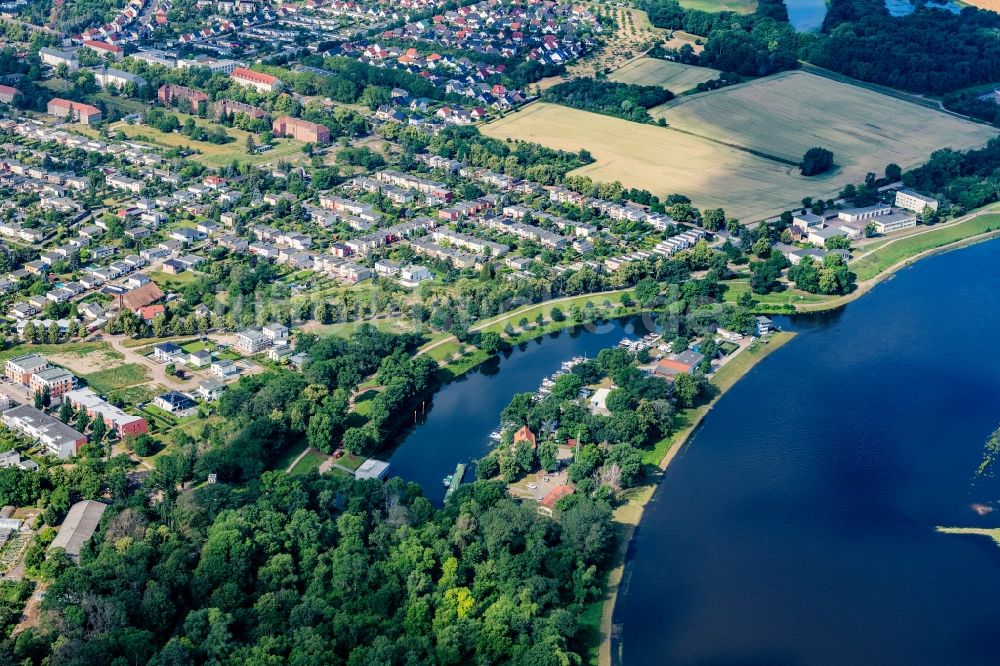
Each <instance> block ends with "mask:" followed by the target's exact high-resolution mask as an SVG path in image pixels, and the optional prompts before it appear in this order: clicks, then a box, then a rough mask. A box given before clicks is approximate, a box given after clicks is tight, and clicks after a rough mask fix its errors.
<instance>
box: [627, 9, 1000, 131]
mask: <svg viewBox="0 0 1000 666" xmlns="http://www.w3.org/2000/svg"><path fill="white" fill-rule="evenodd" d="M638 6H639V7H640V8H641V9H645V10H646V11H647V12H648V13H649V18H650V21H651V22H652V23H653V25H655V26H657V27H661V28H666V29H669V30H686V31H687V32H690V33H693V34H696V35H701V36H703V37H705V38H706V41H705V50H704V52H703V53H702V54H701V55H700V56H699V57H698V58H697V64H701V65H705V66H709V67H715V68H717V69H721V70H723V71H727V72H735V73H737V74H740V75H743V76H763V75H766V74H772V73H774V72H777V71H781V70H785V69H794V68H796V67H798V60H800V59H801V60H806V61H808V62H811V63H814V64H816V65H819V66H821V67H825V68H827V69H831V70H834V71H836V72H840V73H842V74H846V75H848V76H852V77H854V78H857V79H860V80H862V81H869V82H872V83H878V84H882V85H886V86H890V87H893V88H900V89H903V90H909V91H912V92H917V93H929V94H934V95H941V94H945V93H949V92H953V91H956V90H959V89H961V88H966V87H969V86H972V85H975V84H979V83H988V82H992V81H997V80H1000V40H997V38H996V33H997V30H998V29H1000V15H998V14H996V13H995V12H990V11H981V10H977V9H975V8H973V7H965V8H963V9H962V11H961V12H960V13H958V14H954V13H951V12H949V11H945V10H943V9H934V8H933V6H932V5H921V6H918V7H917V9H916V11H914V12H913V14H911V15H909V16H898V17H897V16H891V15H890V14H889V12H888V10H887V9H886V8H885V3H884V2H883V0H831V1H830V2H829V3H828V6H829V9H828V12H827V15H826V19H825V21H824V23H823V28H822V31H821V32H820V33H818V34H807V33H803V34H797V33H796V32H795V31H794V29H793V28H792V27H791V26H790V25H789V24H788V23H787V11H786V9H785V7H784V4H783V3H782V2H780V1H778V2H776V1H774V0H768V2H766V3H761V4H760V5H758V8H757V12H756V13H755V14H747V15H741V14H734V13H732V12H716V13H713V12H705V11H701V10H697V9H684V8H683V7H681V6H680V4H679V3H678V2H677V0H640V1H639V2H638ZM966 106H968V105H966ZM963 112H964V111H963ZM981 112H983V113H985V112H984V111H982V110H981ZM974 115H975V114H974ZM978 117H983V116H982V115H979V116H978ZM986 119H987V120H990V121H991V122H992V121H993V120H994V118H993V117H990V118H986Z"/></svg>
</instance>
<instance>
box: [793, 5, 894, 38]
mask: <svg viewBox="0 0 1000 666" xmlns="http://www.w3.org/2000/svg"><path fill="white" fill-rule="evenodd" d="M903 1H904V2H905V1H906V0H903ZM785 8H786V9H787V10H788V22H789V23H791V24H792V27H793V28H795V29H796V30H797V31H798V32H816V31H817V30H819V29H820V27H822V25H823V19H824V18H826V0H785Z"/></svg>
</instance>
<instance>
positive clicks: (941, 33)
mask: <svg viewBox="0 0 1000 666" xmlns="http://www.w3.org/2000/svg"><path fill="white" fill-rule="evenodd" d="M930 7H931V6H929V5H927V6H923V7H918V8H917V10H916V11H915V12H914V13H913V14H911V15H909V16H899V17H893V16H890V15H889V13H888V10H886V8H885V4H884V3H883V2H882V0H831V2H830V3H829V11H828V12H827V16H826V20H825V21H824V23H823V34H822V35H820V36H819V37H818V38H816V39H814V40H807V42H806V44H805V46H804V48H803V49H802V54H801V55H802V57H803V58H805V59H806V60H808V61H810V62H812V63H815V64H817V65H819V66H821V67H826V68H828V69H832V70H834V71H837V72H841V73H843V74H847V75H848V76H853V77H855V78H857V79H861V80H862V81H870V82H872V83H879V84H883V85H887V86H890V87H893V88H901V89H903V90H910V91H913V92H918V93H930V94H935V95H940V94H943V93H947V92H950V91H954V90H958V89H960V88H965V87H968V86H971V85H975V84H977V83H986V82H990V81H996V80H998V79H1000V40H997V37H996V35H997V30H998V29H1000V15H998V14H996V13H994V12H990V11H980V10H977V9H975V8H972V7H966V8H964V9H963V10H962V11H961V12H960V13H958V14H953V13H951V12H948V11H945V10H940V9H932V8H930Z"/></svg>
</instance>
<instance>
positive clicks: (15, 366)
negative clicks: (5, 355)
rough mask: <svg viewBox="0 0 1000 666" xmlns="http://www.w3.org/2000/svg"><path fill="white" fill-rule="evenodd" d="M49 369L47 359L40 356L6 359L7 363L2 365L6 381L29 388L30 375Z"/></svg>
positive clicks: (30, 355) (32, 355)
mask: <svg viewBox="0 0 1000 666" xmlns="http://www.w3.org/2000/svg"><path fill="white" fill-rule="evenodd" d="M51 367H52V366H51V365H49V361H48V359H46V358H45V357H44V356H42V355H41V354H25V355H24V356H15V357H14V358H10V359H7V363H6V364H5V365H4V375H5V376H6V377H7V379H9V380H11V381H12V382H15V383H17V384H20V385H21V386H31V377H32V375H34V374H35V373H36V372H42V371H43V370H48V369H49V368H51Z"/></svg>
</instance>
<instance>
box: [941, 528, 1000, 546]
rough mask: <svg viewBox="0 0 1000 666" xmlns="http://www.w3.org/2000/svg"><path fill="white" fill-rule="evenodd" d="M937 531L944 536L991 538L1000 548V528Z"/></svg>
mask: <svg viewBox="0 0 1000 666" xmlns="http://www.w3.org/2000/svg"><path fill="white" fill-rule="evenodd" d="M935 531H936V532H941V533H942V534H976V535H978V536H984V537H989V538H990V539H992V540H993V543H995V544H996V545H998V546H1000V527H936V528H935Z"/></svg>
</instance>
